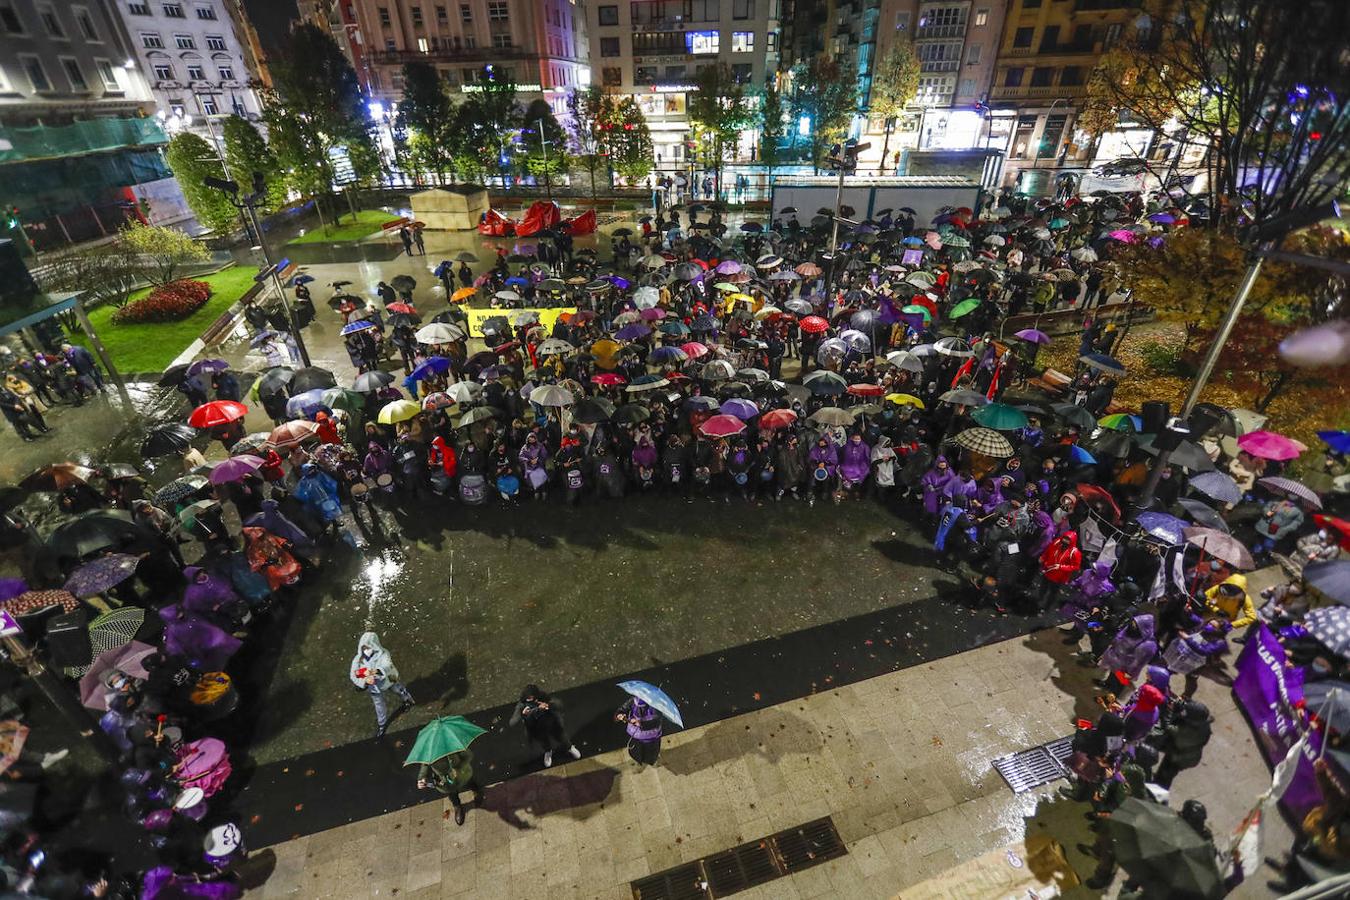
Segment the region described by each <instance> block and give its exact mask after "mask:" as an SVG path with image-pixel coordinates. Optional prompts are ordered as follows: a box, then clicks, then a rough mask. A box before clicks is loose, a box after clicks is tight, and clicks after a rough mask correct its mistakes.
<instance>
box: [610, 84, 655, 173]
mask: <svg viewBox="0 0 1350 900" xmlns="http://www.w3.org/2000/svg"><path fill="white" fill-rule="evenodd" d="M606 124H607V125H608V128H607V131H606V134H608V138H607V144H608V147H609V156H610V160H611V161H612V163H613V165H614V170H615V171H616V172H618V173H619V174H620V175H621V176H622V177H623V178H625V179H627V180H628V182H629V183H635V182H638V181H641V180H642V179H644V178H646V177H647V175H648V173H650V172H651V170H652V155H653V153H654V150H653V147H652V133H651V131H650V130H649V129H648V128H647V117H646V116H644V115H643V114H642V107H640V106H638V104H637V101H636V100H634V99H633V98H632V97H629V96H623V97H620V98H618V99H617V100H613V101H612V102H611V104H610V114H609V116H608V121H607V123H606Z"/></svg>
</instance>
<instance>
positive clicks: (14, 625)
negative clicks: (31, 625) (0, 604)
mask: <svg viewBox="0 0 1350 900" xmlns="http://www.w3.org/2000/svg"><path fill="white" fill-rule="evenodd" d="M16 634H23V629H22V628H20V627H19V623H18V622H16V621H14V617H13V616H11V615H10V614H9V613H8V612H5V611H4V610H0V637H13V636H14V635H16Z"/></svg>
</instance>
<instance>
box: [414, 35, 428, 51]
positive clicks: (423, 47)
mask: <svg viewBox="0 0 1350 900" xmlns="http://www.w3.org/2000/svg"><path fill="white" fill-rule="evenodd" d="M430 50H431V44H430V43H428V42H427V39H426V38H424V37H420V38H418V39H417V52H418V53H427V52H429V51H430Z"/></svg>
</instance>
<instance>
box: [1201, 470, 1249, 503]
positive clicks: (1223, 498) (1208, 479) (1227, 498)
mask: <svg viewBox="0 0 1350 900" xmlns="http://www.w3.org/2000/svg"><path fill="white" fill-rule="evenodd" d="M1190 484H1191V487H1193V488H1195V489H1196V490H1197V491H1199V492H1200V493H1202V494H1204V495H1205V496H1206V497H1209V498H1210V499H1212V500H1218V501H1219V502H1220V503H1237V502H1238V501H1239V500H1241V499H1242V490H1241V489H1240V488H1239V487H1238V486H1237V482H1235V481H1234V480H1233V479H1232V476H1230V475H1226V474H1224V473H1223V472H1201V473H1200V474H1199V475H1193V476H1192V477H1191V480H1190Z"/></svg>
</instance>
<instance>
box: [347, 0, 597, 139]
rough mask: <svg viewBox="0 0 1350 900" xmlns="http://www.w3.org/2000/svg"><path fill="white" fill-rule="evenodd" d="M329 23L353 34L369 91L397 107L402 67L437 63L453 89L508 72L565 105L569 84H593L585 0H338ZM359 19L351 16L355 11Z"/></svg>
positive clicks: (531, 93) (533, 92) (525, 88)
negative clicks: (591, 82) (583, 3)
mask: <svg viewBox="0 0 1350 900" xmlns="http://www.w3.org/2000/svg"><path fill="white" fill-rule="evenodd" d="M335 5H336V18H334V15H333V13H332V12H329V13H328V14H327V18H328V21H329V26H328V27H329V30H330V31H335V30H336V29H337V28H339V27H340V28H342V29H343V31H345V32H346V34H347V42H348V46H347V52H348V54H349V55H350V56H351V57H352V61H353V65H354V68H355V69H356V72H357V74H358V76H359V77H360V78H361V80H362V82H363V83H364V84H365V86H366V89H367V91H368V93H369V94H370V96H371V97H372V98H374V99H375V102H376V103H378V104H380V106H381V107H383V108H384V109H386V110H388V109H392V108H393V107H394V106H395V105H396V104H397V103H398V101H399V100H400V99H402V96H403V75H402V68H403V66H404V64H405V63H409V62H426V63H430V64H431V65H433V66H435V67H436V68H437V70H438V71H439V72H440V74H441V77H442V78H444V79H445V82H446V84H447V85H449V87H450V88H451V90H455V91H460V92H465V93H468V92H472V91H474V90H475V89H476V84H477V82H479V81H482V80H484V79H485V78H486V77H487V75H488V69H489V67H491V68H492V70H493V71H494V72H495V73H498V74H501V73H505V74H506V75H509V76H510V77H511V78H512V79H513V80H514V81H515V82H516V85H517V87H518V88H519V90H520V92H521V94H522V95H523V97H522V99H523V100H524V101H525V102H526V103H528V102H529V101H530V100H532V99H535V98H537V97H541V96H542V97H543V98H544V99H545V100H547V101H548V102H549V105H550V106H551V107H553V109H554V112H555V113H558V112H562V110H563V108H564V102H565V100H566V96H567V92H568V91H570V90H572V89H573V88H577V87H584V86H586V85H588V84H590V66H589V64H588V63H587V55H588V53H589V46H588V43H587V39H586V12H585V9H584V7H583V6H582V4H581V2H580V0H337V2H336V4H335ZM349 17H350V18H352V19H354V21H352V22H349V21H348V18H349Z"/></svg>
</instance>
